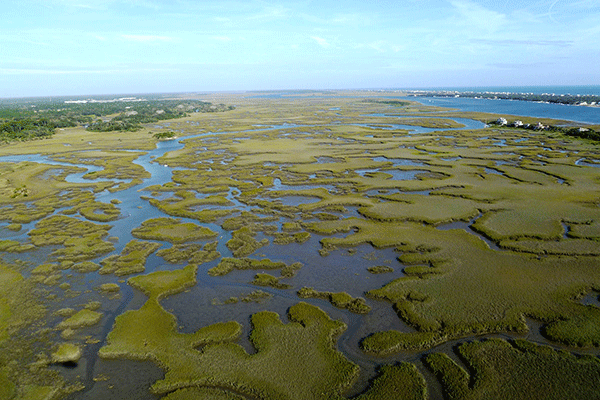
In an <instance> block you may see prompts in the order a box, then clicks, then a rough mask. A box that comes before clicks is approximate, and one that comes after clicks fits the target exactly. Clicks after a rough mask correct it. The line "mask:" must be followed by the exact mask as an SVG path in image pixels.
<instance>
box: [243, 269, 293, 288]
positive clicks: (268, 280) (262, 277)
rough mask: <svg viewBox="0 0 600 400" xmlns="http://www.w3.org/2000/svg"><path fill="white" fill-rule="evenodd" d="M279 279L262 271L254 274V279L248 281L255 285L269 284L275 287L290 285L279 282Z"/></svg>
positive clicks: (289, 286)
mask: <svg viewBox="0 0 600 400" xmlns="http://www.w3.org/2000/svg"><path fill="white" fill-rule="evenodd" d="M280 279H281V278H277V277H275V276H273V275H270V274H265V273H262V274H256V275H255V276H254V280H253V281H252V282H250V283H251V284H253V285H257V286H270V287H272V288H275V289H289V288H291V287H292V286H291V285H288V284H286V283H281V282H280V281H279V280H280Z"/></svg>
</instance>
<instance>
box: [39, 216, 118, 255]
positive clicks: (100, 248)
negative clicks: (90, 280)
mask: <svg viewBox="0 0 600 400" xmlns="http://www.w3.org/2000/svg"><path fill="white" fill-rule="evenodd" d="M109 229H110V226H107V225H99V224H94V223H92V222H88V221H80V220H78V219H76V218H72V217H68V216H62V215H56V216H52V217H48V218H46V219H43V220H41V221H40V222H38V223H37V224H36V227H35V229H32V230H30V231H29V233H28V235H29V238H30V240H31V242H32V243H33V244H34V245H35V246H51V245H62V246H63V247H62V248H59V249H57V250H55V251H54V252H53V253H52V254H53V255H54V256H56V258H57V259H58V260H59V261H73V262H79V261H85V260H90V259H93V258H95V257H97V256H99V255H101V254H104V253H108V252H110V251H113V250H114V245H113V244H112V243H109V242H106V241H104V240H103V238H104V237H105V236H107V235H108V230H109Z"/></svg>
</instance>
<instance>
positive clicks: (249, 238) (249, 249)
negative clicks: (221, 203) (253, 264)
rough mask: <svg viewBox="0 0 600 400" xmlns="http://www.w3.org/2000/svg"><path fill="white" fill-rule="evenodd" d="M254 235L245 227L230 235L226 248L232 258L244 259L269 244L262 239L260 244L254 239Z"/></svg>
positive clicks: (267, 240)
mask: <svg viewBox="0 0 600 400" xmlns="http://www.w3.org/2000/svg"><path fill="white" fill-rule="evenodd" d="M255 236H256V233H255V232H254V231H253V230H252V229H251V228H250V227H247V226H244V227H242V228H240V229H238V230H236V231H233V232H232V234H231V239H230V240H228V241H227V243H226V246H227V248H228V249H229V250H231V253H232V254H233V256H234V257H246V256H249V255H250V254H252V253H254V252H255V251H256V250H258V249H260V248H261V247H263V246H266V245H268V244H269V239H267V238H264V239H262V240H261V241H260V242H259V241H258V240H256V239H255V238H254V237H255Z"/></svg>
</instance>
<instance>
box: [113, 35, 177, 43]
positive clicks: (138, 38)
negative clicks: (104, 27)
mask: <svg viewBox="0 0 600 400" xmlns="http://www.w3.org/2000/svg"><path fill="white" fill-rule="evenodd" d="M121 37H122V38H123V39H125V40H129V41H132V42H140V43H152V42H154V43H156V42H172V41H174V39H173V38H172V37H170V36H158V35H121Z"/></svg>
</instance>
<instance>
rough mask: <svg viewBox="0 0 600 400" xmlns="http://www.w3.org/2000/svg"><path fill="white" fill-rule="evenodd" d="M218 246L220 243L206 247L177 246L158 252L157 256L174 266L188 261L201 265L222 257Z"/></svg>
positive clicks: (199, 245)
mask: <svg viewBox="0 0 600 400" xmlns="http://www.w3.org/2000/svg"><path fill="white" fill-rule="evenodd" d="M218 244H219V242H210V243H207V244H205V245H204V246H202V245H201V244H198V243H186V244H176V245H173V246H172V247H170V248H168V249H163V250H159V251H157V252H156V255H158V256H160V257H162V258H164V259H165V260H166V261H167V262H170V263H172V264H177V263H181V262H185V261H188V262H189V263H191V264H196V265H200V264H204V263H207V262H210V261H213V260H216V259H218V258H219V257H221V253H219V252H218V251H217V245H218Z"/></svg>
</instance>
